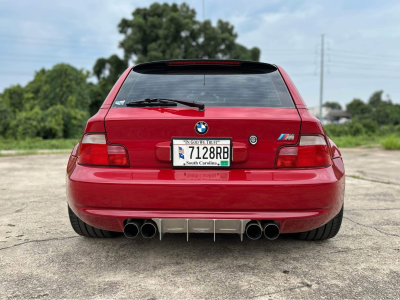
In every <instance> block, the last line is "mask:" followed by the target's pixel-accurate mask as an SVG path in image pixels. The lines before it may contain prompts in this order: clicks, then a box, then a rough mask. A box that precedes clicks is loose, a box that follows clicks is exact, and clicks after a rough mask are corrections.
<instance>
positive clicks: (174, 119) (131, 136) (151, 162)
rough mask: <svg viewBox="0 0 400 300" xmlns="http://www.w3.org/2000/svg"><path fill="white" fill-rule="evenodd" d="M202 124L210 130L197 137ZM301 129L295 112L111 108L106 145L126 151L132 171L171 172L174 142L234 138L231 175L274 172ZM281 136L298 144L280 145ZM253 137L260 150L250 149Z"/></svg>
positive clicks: (254, 147) (251, 109) (287, 110)
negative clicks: (197, 127) (280, 153)
mask: <svg viewBox="0 0 400 300" xmlns="http://www.w3.org/2000/svg"><path fill="white" fill-rule="evenodd" d="M198 121H205V122H206V123H207V124H208V126H209V130H208V132H207V133H206V134H204V135H199V134H197V133H196V131H195V129H194V127H195V124H196V123H197V122H198ZM300 124H301V120H300V117H299V114H298V111H297V109H296V108H260V107H207V108H206V110H205V111H204V112H201V111H198V110H197V109H193V108H188V107H173V108H170V107H155V108H137V107H121V108H111V109H110V110H109V112H108V114H107V116H106V118H105V128H106V132H107V138H108V141H109V142H110V143H113V144H123V145H125V146H126V148H127V150H128V153H129V160H130V166H131V167H132V168H166V169H171V168H172V163H171V161H170V152H169V151H170V143H171V139H172V138H173V137H185V138H190V139H196V138H231V139H232V142H233V149H232V151H233V161H232V166H231V168H232V169H235V168H236V169H237V168H241V169H246V168H249V169H250V168H251V169H270V168H274V163H275V157H276V152H277V149H278V148H279V147H280V146H282V145H285V144H295V143H296V142H297V139H298V135H299V131H300ZM282 134H292V135H294V138H293V140H292V139H290V140H285V138H281V139H279V138H280V137H281V135H282ZM251 135H256V136H257V138H258V142H257V144H255V145H251V144H250V143H249V137H250V136H251Z"/></svg>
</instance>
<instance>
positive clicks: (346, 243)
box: [0, 149, 400, 299]
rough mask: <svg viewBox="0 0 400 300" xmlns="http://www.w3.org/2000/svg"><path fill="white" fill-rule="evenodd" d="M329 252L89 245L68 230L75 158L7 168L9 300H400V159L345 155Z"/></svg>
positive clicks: (230, 239)
mask: <svg viewBox="0 0 400 300" xmlns="http://www.w3.org/2000/svg"><path fill="white" fill-rule="evenodd" d="M342 153H343V156H344V161H345V167H346V172H347V178H346V182H347V186H346V198H345V211H344V220H343V224H342V229H341V231H340V232H339V234H338V235H337V236H336V237H335V238H334V239H332V240H328V241H321V242H306V241H297V240H293V239H291V238H290V237H284V236H282V237H280V238H279V239H278V240H276V241H273V242H270V241H267V240H266V239H260V240H258V241H250V240H248V239H245V241H244V242H242V243H241V242H240V240H239V237H238V236H236V235H232V236H231V235H221V236H217V241H216V243H214V242H213V241H212V236H210V235H202V234H197V235H195V234H193V235H191V238H190V240H189V242H186V236H185V235H168V234H167V235H165V236H164V238H163V241H162V242H160V241H158V240H157V239H152V240H144V239H142V238H138V239H126V238H124V237H121V238H116V239H89V238H83V237H79V236H77V235H76V234H75V233H74V232H73V230H72V229H71V227H70V224H69V220H68V217H67V206H66V200H65V184H64V180H65V179H64V172H65V167H66V163H67V159H68V155H65V154H54V155H38V156H12V157H0V207H1V209H0V298H1V299H14V298H41V299H54V298H68V299H71V298H91V299H96V298H102V299H104V298H129V299H133V298H135V299H137V298H139V299H171V298H178V299H188V298H197V299H198V298H205V299H240V298H247V299H277V298H310V299H321V298H328V299H332V298H358V299H370V298H371V299H372V298H375V299H377V298H379V299H396V298H397V299H398V298H400V288H399V282H400V264H399V257H400V168H399V166H400V152H399V151H383V150H379V149H372V150H371V149H346V150H343V151H342Z"/></svg>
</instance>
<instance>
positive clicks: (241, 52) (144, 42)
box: [90, 3, 260, 114]
mask: <svg viewBox="0 0 400 300" xmlns="http://www.w3.org/2000/svg"><path fill="white" fill-rule="evenodd" d="M118 29H119V32H120V33H121V34H123V35H124V38H123V40H122V41H121V42H120V47H121V48H122V49H123V51H124V55H123V58H119V57H118V56H117V55H112V56H111V57H109V58H99V59H98V60H97V61H96V63H95V65H94V67H93V74H94V75H95V76H96V77H97V79H98V85H97V87H96V86H91V87H90V93H91V98H92V103H91V108H90V111H91V113H92V114H93V113H95V112H96V111H97V110H98V108H99V107H100V106H101V104H102V102H103V101H104V99H105V97H106V96H107V94H108V92H109V91H110V89H111V88H112V86H113V85H114V83H115V82H116V81H117V79H118V78H119V76H121V74H122V73H123V72H124V71H125V69H126V68H127V67H128V62H129V61H134V62H135V63H136V64H138V63H143V62H148V61H155V60H165V59H196V58H218V59H242V60H253V61H258V60H259V59H260V49H259V48H257V47H254V48H251V49H247V48H246V47H245V46H243V45H240V44H238V43H236V39H237V33H235V31H234V27H233V25H231V24H230V23H229V22H225V21H222V20H218V22H217V24H216V26H213V25H212V24H211V22H210V21H209V20H205V21H204V22H200V21H198V20H196V11H195V10H194V9H191V8H190V7H189V6H188V5H187V4H186V3H183V4H181V5H177V4H168V3H164V4H159V3H153V4H151V5H150V7H149V8H137V9H136V10H135V11H134V12H133V13H132V19H122V20H121V22H120V23H119V25H118Z"/></svg>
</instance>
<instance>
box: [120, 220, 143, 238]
mask: <svg viewBox="0 0 400 300" xmlns="http://www.w3.org/2000/svg"><path fill="white" fill-rule="evenodd" d="M139 232H140V222H139V221H128V222H127V223H126V224H125V226H124V235H125V236H126V237H127V238H131V239H132V238H135V237H137V236H138V234H139Z"/></svg>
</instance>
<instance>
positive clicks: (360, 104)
mask: <svg viewBox="0 0 400 300" xmlns="http://www.w3.org/2000/svg"><path fill="white" fill-rule="evenodd" d="M346 110H347V111H348V112H349V113H351V115H352V116H353V117H355V116H360V115H365V114H369V113H371V111H372V108H371V106H369V105H368V104H366V103H364V101H362V100H361V99H353V101H351V102H350V103H349V104H347V105H346Z"/></svg>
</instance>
